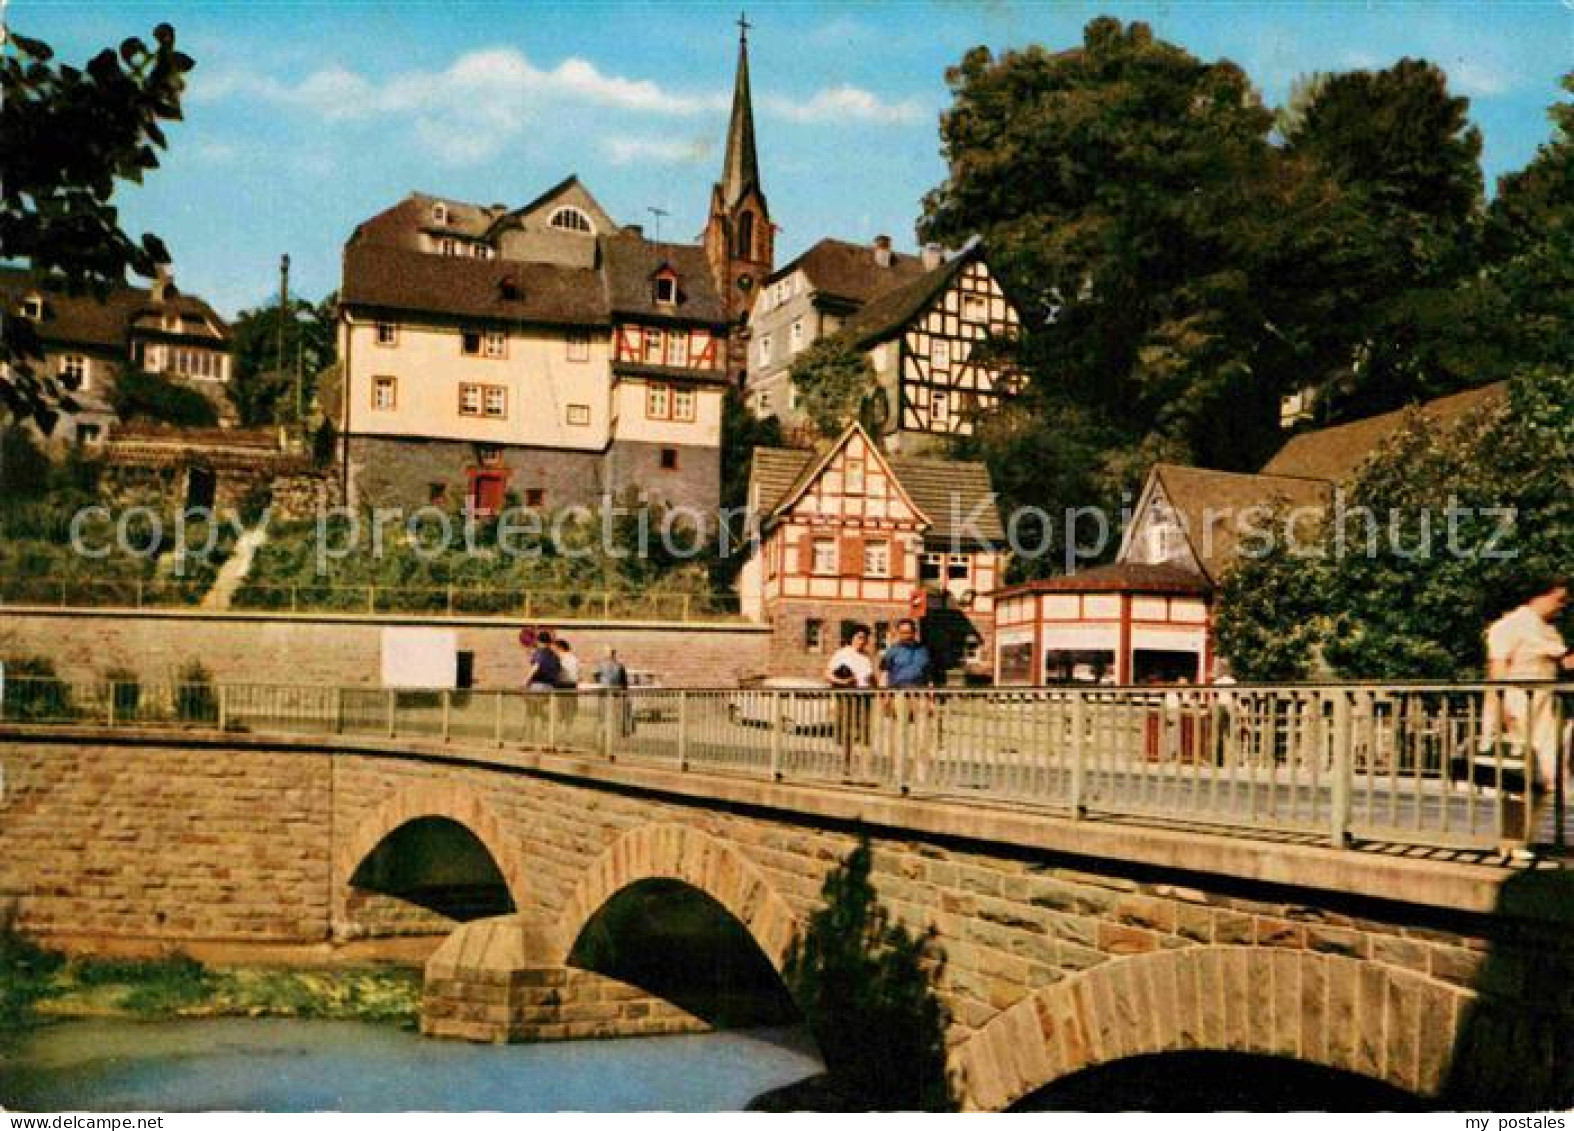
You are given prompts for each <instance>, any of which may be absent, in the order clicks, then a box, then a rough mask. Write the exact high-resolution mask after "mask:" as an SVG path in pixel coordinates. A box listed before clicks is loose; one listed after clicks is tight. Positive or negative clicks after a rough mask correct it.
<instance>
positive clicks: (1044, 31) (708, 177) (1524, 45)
mask: <svg viewBox="0 0 1574 1131" xmlns="http://www.w3.org/2000/svg"><path fill="white" fill-rule="evenodd" d="M738 7H739V4H738V3H737V2H736V0H734V2H732V3H727V4H699V3H663V4H654V3H641V4H611V3H595V2H591V0H577V2H558V3H551V4H545V3H529V4H513V3H510V4H505V3H461V2H449V0H444V2H428V0H400V2H398V3H365V2H340V3H328V2H323V0H315V2H309V3H308V2H293V0H262V2H256V0H231V2H223V3H220V2H215V0H208V2H185V3H180V4H164V5H157V4H144V3H132V2H126V3H102V2H101V3H82V2H72V0H64V2H59V0H57V2H52V3H51V2H45V0H11V3H10V5H9V18H10V22H11V24H12V26H13V27H14V28H15V29H16V30H17V31H18V32H20V33H21V34H24V35H30V36H33V37H36V38H42V39H44V40H46V41H48V42H49V43H51V44H52V45H53V46H54V47H55V48H56V50H57V52H58V54H59V56H60V57H61V58H62V59H64V60H66V61H69V62H77V63H80V62H84V61H85V60H86V59H87V58H88V57H90V56H91V54H92V53H93V52H94V51H96V50H97V49H99V48H101V47H103V46H106V45H110V44H114V43H118V42H119V40H120V39H121V38H123V37H124V36H127V35H134V34H140V35H143V36H146V35H147V34H148V32H150V30H151V29H152V27H153V26H154V25H155V24H156V23H158V22H159V21H161V20H168V21H170V22H171V23H173V24H174V25H175V27H176V30H177V33H178V37H179V42H180V44H181V46H182V47H183V49H184V50H185V51H186V52H187V53H188V54H190V55H192V56H193V57H194V58H196V60H197V63H198V67H197V70H196V72H195V73H194V75H193V81H192V86H191V89H190V91H189V93H188V96H187V99H186V104H185V108H186V120H185V122H184V123H182V124H180V125H178V126H176V127H175V128H174V129H173V130H172V131H171V133H170V137H171V149H170V151H169V152H168V154H167V155H166V157H165V160H164V163H163V167H162V168H161V169H160V170H159V171H157V172H156V173H154V174H153V175H152V176H151V178H150V179H149V181H148V183H147V185H146V186H144V187H142V188H137V189H131V190H128V191H126V192H125V193H124V194H123V195H122V196H120V197H118V199H119V200H120V202H121V204H122V208H123V213H124V217H125V219H126V222H127V226H128V227H129V228H131V229H132V230H133V231H143V230H152V231H156V232H158V233H159V234H160V235H161V236H163V237H164V238H165V240H166V242H167V243H168V244H169V246H170V249H171V251H172V253H173V255H174V257H175V266H176V272H177V278H178V280H179V282H180V283H181V285H182V286H183V287H184V288H185V289H187V290H190V291H194V292H196V293H199V294H202V295H203V296H205V297H207V298H208V299H209V300H210V301H212V302H213V303H214V305H215V306H217V307H218V308H219V309H220V310H221V311H222V312H224V313H226V314H234V313H235V312H236V311H237V310H238V309H240V308H241V307H244V306H249V305H255V304H257V303H258V302H261V301H265V300H266V297H267V296H268V295H269V294H270V293H272V292H274V291H275V290H276V289H277V264H278V257H279V255H280V254H281V253H283V252H288V253H289V254H290V256H291V259H292V261H293V264H294V268H293V275H292V281H293V283H294V285H295V288H296V289H297V290H298V291H299V292H300V293H303V294H305V295H307V296H308V297H311V298H314V299H315V298H320V297H321V296H322V295H324V294H325V293H327V292H328V291H329V290H331V289H333V288H334V287H335V286H336V285H337V275H338V270H339V253H340V249H341V247H342V245H343V242H344V240H345V238H346V237H347V236H348V235H349V233H350V231H351V229H352V228H353V227H354V226H355V225H356V224H357V223H358V222H360V221H361V220H363V219H365V218H366V217H368V216H371V215H372V214H374V213H376V212H377V211H379V210H381V209H382V208H384V207H387V206H388V205H391V204H393V203H395V202H396V201H398V200H399V199H401V198H402V197H403V196H404V195H405V194H407V193H409V192H411V191H415V190H420V191H424V192H429V193H433V194H436V195H441V196H447V197H451V198H453V199H458V200H469V201H474V202H477V203H483V204H485V203H492V202H506V203H508V204H514V205H517V204H522V203H524V202H525V201H527V200H529V199H530V198H532V197H534V196H535V195H536V194H537V193H539V192H540V191H542V190H543V189H545V188H547V187H549V186H550V185H552V184H554V183H556V182H557V181H558V180H560V179H561V178H562V177H564V176H566V175H567V174H569V173H571V172H575V173H578V174H579V175H580V177H581V179H582V180H584V181H585V183H586V184H587V185H588V186H589V188H590V189H591V191H592V192H593V193H594V194H595V195H596V196H597V197H598V199H600V201H601V202H602V204H603V205H604V206H605V207H606V208H607V209H608V210H609V211H610V212H611V213H612V215H613V216H614V217H615V218H617V219H618V220H620V221H621V222H624V223H644V224H645V225H646V231H647V232H649V231H650V230H651V226H652V224H653V223H654V219H653V217H652V215H651V214H650V213H649V212H648V210H649V209H651V208H660V209H663V210H665V211H666V212H667V213H668V216H667V217H666V218H665V219H663V220H662V221H661V223H662V235H663V236H664V237H674V238H684V239H689V238H694V237H695V236H697V234H698V233H699V231H700V229H701V228H702V226H703V224H704V219H705V208H706V204H707V199H708V193H709V191H710V185H711V183H712V181H714V180H715V178H716V176H717V173H718V170H719V166H720V162H721V145H722V135H723V132H724V130H725V126H726V115H727V107H728V101H729V98H730V94H731V90H732V78H733V65H734V61H735V58H736V43H737V28H736V26H735V20H736V19H737V14H738ZM749 9H750V10H749V19H750V21H751V22H752V23H753V24H754V30H753V32H752V33H751V38H750V60H751V67H752V71H753V78H754V97H755V107H756V125H757V130H758V135H759V149H760V161H761V168H762V174H763V178H764V181H765V190H766V193H767V195H768V196H769V199H770V203H771V210H772V213H773V215H774V218H775V220H776V222H777V223H778V224H779V225H780V226H781V229H782V230H781V232H780V234H779V236H778V244H777V247H778V263H780V262H785V260H786V258H788V257H791V256H792V255H795V254H796V253H797V252H799V251H801V250H803V249H804V248H805V247H807V246H808V245H809V244H811V243H813V242H814V241H815V240H816V239H818V238H820V237H821V236H826V235H836V236H841V237H843V238H847V239H860V240H862V239H869V238H872V237H873V236H875V235H877V234H880V233H888V234H890V235H891V236H893V237H894V238H895V240H896V241H897V244H898V246H901V247H911V246H912V244H913V224H914V221H915V220H916V218H917V215H918V212H919V202H920V200H921V198H922V196H923V194H924V193H925V192H926V191H927V190H928V189H930V188H932V187H933V186H935V185H936V184H938V183H939V182H940V181H941V180H942V178H943V176H944V166H943V165H942V163H941V160H940V156H939V136H938V132H937V126H936V122H937V117H938V115H939V113H940V111H941V110H942V109H943V108H944V107H945V106H946V105H947V103H948V101H949V96H948V92H947V89H946V86H945V77H944V76H945V70H946V68H947V67H948V66H950V65H951V64H954V63H955V62H956V61H957V60H958V59H960V57H961V56H962V54H963V52H965V51H966V50H967V49H968V48H970V47H973V46H974V45H977V44H985V45H987V46H989V47H991V48H992V49H994V50H996V51H997V52H998V51H1001V50H1004V49H1007V48H1011V47H1019V46H1023V45H1026V44H1028V43H1031V42H1040V43H1043V44H1046V45H1048V46H1050V47H1054V48H1060V47H1068V46H1073V45H1075V44H1076V43H1077V42H1079V41H1080V37H1081V29H1082V27H1083V25H1084V24H1085V23H1086V22H1087V20H1089V19H1091V18H1092V17H1094V16H1096V15H1099V14H1102V13H1108V14H1111V15H1116V16H1119V17H1122V18H1124V19H1142V20H1146V21H1148V22H1149V23H1150V24H1152V25H1153V28H1154V30H1155V32H1156V34H1158V35H1160V36H1162V37H1164V38H1166V39H1169V40H1171V41H1173V42H1176V43H1179V44H1181V45H1182V46H1184V47H1186V48H1187V49H1188V50H1190V51H1192V52H1193V53H1195V54H1197V55H1198V56H1200V57H1202V58H1204V59H1209V60H1212V59H1218V58H1229V59H1232V60H1234V61H1235V62H1236V63H1238V64H1240V65H1241V66H1243V67H1244V68H1245V69H1246V71H1247V73H1248V74H1249V75H1250V76H1251V77H1252V80H1253V81H1254V82H1255V83H1256V84H1257V85H1258V87H1259V88H1260V89H1261V91H1262V92H1263V96H1264V98H1265V99H1266V100H1267V101H1268V102H1269V103H1270V104H1277V103H1278V102H1280V101H1282V100H1283V98H1284V97H1285V95H1286V93H1287V91H1288V89H1289V86H1290V83H1291V81H1292V80H1293V79H1294V78H1295V77H1296V76H1297V75H1300V74H1303V73H1305V72H1308V71H1315V70H1324V71H1327V70H1345V69H1350V68H1356V67H1381V66H1385V65H1387V64H1389V63H1391V62H1393V61H1394V60H1396V59H1398V58H1400V57H1402V56H1405V55H1410V56H1418V57H1423V58H1427V59H1430V60H1432V61H1434V62H1436V63H1438V64H1440V65H1441V66H1442V67H1443V68H1444V69H1445V70H1446V71H1447V72H1448V73H1449V75H1450V79H1451V84H1452V87H1453V89H1454V90H1455V91H1456V92H1457V93H1462V94H1466V95H1468V96H1469V97H1470V99H1471V105H1472V116H1473V118H1474V120H1475V121H1476V122H1477V124H1479V125H1480V126H1481V129H1482V131H1483V133H1484V134H1485V137H1486V151H1485V157H1484V164H1485V168H1486V173H1487V176H1488V179H1489V182H1490V181H1491V180H1493V179H1495V178H1496V176H1497V175H1498V174H1500V173H1503V172H1505V171H1508V170H1512V169H1515V168H1518V167H1520V166H1521V165H1523V164H1524V163H1525V162H1526V161H1528V160H1529V158H1530V157H1531V156H1532V154H1533V153H1534V152H1535V149H1536V146H1537V145H1538V144H1540V143H1541V142H1543V141H1545V140H1546V138H1547V136H1548V132H1549V126H1548V123H1547V119H1546V114H1545V111H1546V108H1547V106H1548V105H1550V104H1551V103H1552V102H1554V101H1556V100H1557V99H1558V98H1559V97H1560V94H1559V90H1558V85H1557V84H1558V78H1559V76H1560V75H1561V74H1562V73H1563V72H1564V71H1565V70H1567V69H1569V68H1570V67H1574V0H1522V2H1519V3H1495V4H1488V3H1477V4H1464V3H1376V2H1373V3H1289V2H1284V3H1275V2H1272V0H1251V2H1217V3H1204V2H1200V0H1197V2H1191V3H1183V2H1172V3H1161V4H1151V3H1150V4H1128V3H1113V2H1111V3H1105V4H1083V3H1070V2H1065V3H1012V2H1010V0H990V2H986V3H976V4H975V3H962V2H952V3H929V2H917V0H907V2H891V3H882V4H878V5H876V4H820V3H806V2H786V0H778V2H775V3H765V2H761V0H755V2H754V3H753V4H751V5H750V6H749Z"/></svg>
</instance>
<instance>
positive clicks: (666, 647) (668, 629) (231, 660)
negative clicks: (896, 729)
mask: <svg viewBox="0 0 1574 1131" xmlns="http://www.w3.org/2000/svg"><path fill="white" fill-rule="evenodd" d="M551 623H552V624H553V625H554V626H555V627H558V628H561V629H562V631H563V633H564V635H565V636H567V638H568V640H569V642H570V643H571V644H572V645H573V647H574V650H575V651H576V652H577V653H578V654H579V655H580V656H581V657H582V659H584V660H587V661H590V663H591V664H592V665H593V664H594V661H595V660H596V659H598V658H599V657H600V656H601V654H602V652H603V650H604V649H605V648H607V647H609V646H611V647H615V648H617V649H618V654H619V655H620V656H621V657H622V658H623V662H624V663H625V664H626V665H627V666H628V667H629V668H630V669H631V670H644V671H650V672H653V673H654V674H655V675H656V677H657V678H658V679H659V680H660V681H661V682H662V683H663V684H664V685H665V686H668V687H736V686H737V684H738V680H739V679H740V678H743V677H745V676H752V675H758V674H760V673H762V672H764V670H765V668H766V664H767V663H768V662H769V660H768V656H767V651H766V645H767V642H768V641H769V639H770V634H769V630H768V629H765V628H761V627H759V626H756V625H744V624H735V625H734V624H706V625H701V624H681V623H670V624H666V623H662V624H656V623H649V624H641V623H619V622H606V621H578V622H576V621H553V622H551ZM390 625H423V626H429V627H436V628H452V629H453V630H454V631H455V632H457V633H458V637H459V649H460V650H461V651H468V652H471V653H473V654H474V657H475V685H476V687H478V688H481V689H495V688H514V687H518V686H519V681H520V680H521V679H522V678H523V674H524V670H525V654H524V649H522V648H521V647H520V646H519V624H518V623H517V622H509V621H504V620H497V619H464V618H428V619H422V618H414V617H393V616H390V617H376V618H374V617H337V618H335V617H331V616H312V615H294V614H267V613H257V614H250V613H203V612H197V611H184V610H182V611H165V610H142V611H135V610H123V611H122V610H116V611H98V610H87V609H69V610H48V609H40V610H28V611H21V610H14V609H0V659H4V658H7V657H21V656H46V657H48V658H49V659H50V660H52V661H53V662H54V664H55V669H56V671H57V672H58V673H59V675H60V676H61V678H63V679H67V680H80V681H89V680H98V679H101V678H103V675H104V673H105V672H106V671H107V670H109V669H111V668H115V667H122V668H127V669H130V670H132V671H136V672H139V673H143V675H144V678H145V680H146V682H148V683H153V682H157V681H160V680H167V679H171V678H172V677H173V676H174V674H175V673H176V672H177V671H179V670H180V669H181V668H182V667H183V666H185V665H186V664H187V663H189V662H190V661H192V660H200V661H201V662H202V663H203V664H204V665H205V666H206V667H207V668H208V670H209V671H210V672H212V674H213V678H214V679H215V680H217V681H219V682H228V683H290V684H322V685H330V686H334V685H336V686H345V687H377V686H381V676H382V632H383V629H384V628H385V627H388V626H390ZM586 674H587V678H588V672H587V673H586Z"/></svg>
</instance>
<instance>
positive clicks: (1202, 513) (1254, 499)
mask: <svg viewBox="0 0 1574 1131" xmlns="http://www.w3.org/2000/svg"><path fill="white" fill-rule="evenodd" d="M1155 485H1156V486H1157V487H1158V488H1160V489H1161V490H1162V491H1163V492H1164V498H1165V499H1166V500H1167V501H1168V502H1169V504H1170V506H1171V507H1173V508H1174V509H1175V512H1176V514H1177V515H1178V516H1179V518H1180V519H1181V522H1182V523H1183V525H1184V526H1185V529H1186V539H1187V542H1188V543H1189V544H1190V546H1191V550H1192V553H1193V554H1194V555H1195V556H1196V559H1197V564H1198V565H1199V566H1201V567H1202V570H1203V572H1204V573H1205V574H1206V575H1207V577H1208V580H1209V581H1211V582H1213V583H1214V584H1217V583H1218V581H1219V579H1220V577H1221V576H1222V575H1223V573H1224V571H1225V570H1226V569H1228V568H1229V566H1230V564H1231V563H1232V562H1234V560H1235V550H1236V546H1237V544H1238V543H1239V541H1240V535H1241V533H1242V532H1243V531H1242V529H1241V526H1242V524H1243V523H1248V522H1250V521H1251V520H1252V514H1251V513H1248V512H1252V511H1253V508H1261V507H1273V506H1277V505H1280V504H1286V505H1289V506H1292V507H1299V506H1312V507H1318V508H1322V507H1326V506H1327V505H1328V504H1329V502H1330V501H1331V499H1332V497H1333V486H1332V484H1330V483H1328V482H1326V481H1324V480H1320V479H1300V478H1296V477H1293V476H1284V475H1245V474H1242V473H1240V472H1235V471H1212V470H1209V469H1207V468H1202V467H1183V466H1181V465H1180V464H1174V463H1160V464H1155V465H1154V467H1153V470H1152V471H1150V472H1149V473H1148V484H1147V486H1145V487H1144V489H1143V493H1142V501H1141V503H1139V507H1141V506H1145V505H1146V504H1147V503H1148V501H1149V500H1150V498H1151V496H1152V494H1153V488H1154V486H1155Z"/></svg>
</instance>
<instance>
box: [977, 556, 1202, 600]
mask: <svg viewBox="0 0 1574 1131" xmlns="http://www.w3.org/2000/svg"><path fill="white" fill-rule="evenodd" d="M1212 591H1213V587H1212V586H1211V585H1209V584H1208V581H1207V579H1206V578H1203V577H1199V576H1198V575H1197V574H1195V573H1193V572H1192V571H1191V570H1189V569H1182V568H1181V567H1179V566H1173V565H1149V564H1147V563H1146V562H1115V563H1114V564H1112V565H1102V566H1094V567H1093V568H1092V569H1085V570H1081V571H1079V572H1077V573H1068V574H1066V575H1064V576H1062V577H1046V578H1043V579H1041V580H1038V581H1025V582H1023V583H1022V584H1020V585H1008V586H1006V587H1005V588H1004V589H997V590H995V591H994V593H993V594H992V595H993V596H996V597H1009V596H1013V595H1015V594H1018V593H1148V594H1155V595H1166V596H1182V597H1190V596H1195V597H1206V596H1207V595H1208V594H1209V593H1211V592H1212Z"/></svg>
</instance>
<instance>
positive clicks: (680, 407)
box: [672, 388, 694, 420]
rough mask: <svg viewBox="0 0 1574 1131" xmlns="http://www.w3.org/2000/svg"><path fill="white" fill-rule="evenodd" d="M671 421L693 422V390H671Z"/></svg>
mask: <svg viewBox="0 0 1574 1131" xmlns="http://www.w3.org/2000/svg"><path fill="white" fill-rule="evenodd" d="M672 419H674V420H693V419H694V390H693V389H681V388H679V389H673V390H672Z"/></svg>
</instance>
